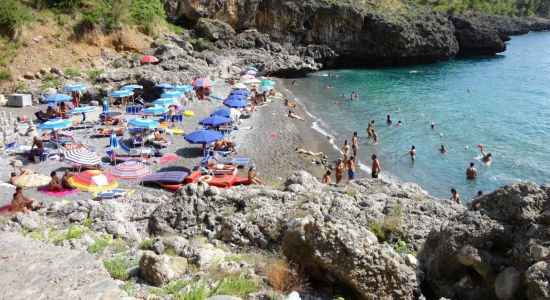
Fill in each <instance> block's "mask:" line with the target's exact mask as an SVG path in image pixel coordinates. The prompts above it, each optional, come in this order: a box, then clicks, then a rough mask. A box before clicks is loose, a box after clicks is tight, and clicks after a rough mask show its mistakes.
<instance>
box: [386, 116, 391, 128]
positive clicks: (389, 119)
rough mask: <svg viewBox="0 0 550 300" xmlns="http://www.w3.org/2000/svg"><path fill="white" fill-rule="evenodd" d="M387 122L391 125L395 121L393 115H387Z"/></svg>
mask: <svg viewBox="0 0 550 300" xmlns="http://www.w3.org/2000/svg"><path fill="white" fill-rule="evenodd" d="M386 123H388V125H390V126H391V124H392V123H393V121H392V120H391V116H390V115H387V116H386Z"/></svg>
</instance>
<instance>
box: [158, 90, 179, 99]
mask: <svg viewBox="0 0 550 300" xmlns="http://www.w3.org/2000/svg"><path fill="white" fill-rule="evenodd" d="M160 96H161V97H162V98H181V97H183V96H184V95H183V94H182V93H181V92H178V91H168V92H164V93H162V94H160Z"/></svg>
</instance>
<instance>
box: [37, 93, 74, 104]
mask: <svg viewBox="0 0 550 300" xmlns="http://www.w3.org/2000/svg"><path fill="white" fill-rule="evenodd" d="M71 100H73V97H71V96H69V95H67V94H53V95H50V96H48V97H46V99H44V102H45V103H58V102H66V101H71Z"/></svg>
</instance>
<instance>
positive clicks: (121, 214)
mask: <svg viewBox="0 0 550 300" xmlns="http://www.w3.org/2000/svg"><path fill="white" fill-rule="evenodd" d="M549 196H550V186H548V185H543V186H538V185H536V184H532V183H516V184H512V185H509V186H505V187H503V188H501V189H498V190H496V191H494V192H493V193H491V194H488V195H486V196H484V197H482V198H478V199H476V200H474V201H473V202H472V205H471V208H470V210H467V209H466V208H464V207H463V206H460V205H456V204H452V203H450V202H448V201H443V200H439V199H434V198H431V197H430V196H428V195H427V194H426V193H425V192H424V191H423V190H421V189H420V188H419V187H418V186H417V185H414V184H402V185H396V184H393V183H387V182H384V181H381V180H371V179H362V180H358V181H357V182H356V183H352V184H349V185H346V186H337V185H323V184H320V183H319V182H318V181H317V180H316V179H315V178H313V177H312V176H311V175H310V174H308V173H306V172H303V171H302V172H297V173H296V174H295V175H293V176H291V177H289V178H288V180H287V181H286V182H285V184H284V188H283V189H275V188H272V187H266V186H251V187H247V188H242V189H238V188H237V189H231V190H219V189H217V188H215V187H210V186H208V185H206V184H204V183H202V182H199V183H198V184H191V185H187V186H186V187H184V188H182V189H181V190H179V191H178V192H176V193H175V194H174V195H173V196H172V197H171V198H168V197H166V196H163V197H155V196H154V195H148V194H143V195H135V196H133V198H132V199H130V201H107V202H96V201H93V200H79V201H76V202H73V203H69V204H66V205H59V204H52V205H50V206H49V207H47V208H44V209H43V210H42V211H39V212H38V213H30V214H16V215H13V216H11V217H10V218H9V219H7V220H4V223H3V224H2V226H0V229H1V230H4V231H16V232H17V231H23V232H25V234H26V235H30V236H35V237H38V238H40V239H42V240H45V241H47V240H49V239H51V238H44V235H43V234H41V233H40V232H43V231H44V230H45V228H56V229H57V230H60V229H63V228H71V227H70V226H72V228H73V231H72V234H68V235H67V236H66V235H63V236H66V237H67V240H64V239H62V238H60V237H59V235H57V234H56V233H55V231H52V230H51V229H48V230H49V231H48V232H49V235H50V236H54V237H55V238H54V240H55V241H57V243H58V244H59V245H61V246H64V247H69V248H73V249H76V250H80V251H86V250H87V251H88V252H90V251H93V253H98V251H99V250H98V246H96V244H98V243H99V241H100V240H101V239H105V238H104V237H105V236H106V235H108V236H110V239H111V241H112V240H113V239H114V240H115V241H118V242H117V243H122V242H123V243H124V245H125V247H126V248H124V250H123V251H125V252H123V253H120V250H119V251H115V252H113V254H112V255H115V257H119V258H120V257H121V256H122V257H128V259H130V260H132V261H134V262H135V264H134V265H133V269H132V270H133V271H132V273H133V275H132V276H134V278H137V283H136V279H133V280H134V281H133V282H134V283H133V284H135V285H136V286H135V287H132V290H131V291H130V294H132V295H136V294H135V290H136V289H137V290H139V291H140V292H139V293H141V294H139V293H138V294H137V295H138V296H139V295H142V296H143V295H147V293H152V292H153V291H155V293H157V294H158V293H160V292H159V291H158V289H157V290H155V288H153V287H152V286H164V289H163V290H162V291H163V293H165V294H163V295H165V296H166V297H164V298H165V299H172V298H171V297H173V296H174V295H175V294H173V295H170V296H168V295H167V294H166V293H168V290H169V291H171V293H175V292H174V289H175V288H176V286H180V285H185V284H184V283H187V284H190V283H189V282H193V284H192V285H188V286H186V287H185V288H186V289H187V290H188V291H189V290H192V289H193V288H197V287H201V289H204V290H205V291H210V292H209V293H210V294H209V295H214V294H215V291H217V290H220V288H219V287H220V286H221V285H222V284H223V282H226V281H224V280H226V279H222V280H221V281H220V279H219V278H220V276H219V274H220V273H221V274H233V275H225V276H226V277H227V276H229V277H230V278H235V277H234V276H236V275H234V274H241V275H238V276H243V277H242V278H247V279H246V280H253V282H266V283H267V285H266V284H260V285H257V287H258V288H259V289H262V290H261V291H258V292H253V290H250V291H249V292H247V293H245V294H239V296H241V297H243V298H248V299H275V298H276V297H275V298H273V294H270V293H271V292H272V290H271V289H277V287H278V288H281V286H278V285H277V284H276V282H277V281H273V277H272V272H273V265H271V267H268V268H267V269H265V268H264V267H260V266H259V265H258V264H259V263H258V262H259V261H262V259H261V258H259V257H260V256H262V255H269V253H273V252H275V253H277V252H279V251H280V253H281V252H282V254H284V256H285V257H286V260H288V261H289V262H291V263H292V265H294V266H295V269H296V270H300V271H301V274H303V275H302V276H303V278H308V279H307V280H309V281H310V282H311V284H313V287H312V288H304V287H303V286H302V289H300V291H301V294H302V296H303V297H304V298H305V299H311V297H313V298H319V299H334V298H335V297H337V296H339V295H344V296H346V298H353V299H376V298H388V299H418V298H422V297H426V298H427V299H439V298H440V297H446V298H448V299H513V298H515V299H526V298H529V299H546V298H548V296H549V295H550V288H549V285H548V281H549V276H548V274H549V272H548V268H549V267H548V266H549V265H550V261H549V260H548V259H549V253H550V248H549V247H548V243H549V241H550V239H549V238H548V226H549V224H550V221H549V220H550V217H549V216H550V213H549V212H550V197H549ZM74 226H77V228H79V229H78V230H80V231H82V232H83V234H82V235H77V234H75V230H76V229H74ZM78 226H79V227H78ZM84 227H85V228H84ZM88 230H89V231H88ZM94 240H95V241H94ZM108 245H110V244H106V245H105V247H107V246H108ZM138 247H139V249H138ZM118 248H120V246H118ZM102 249H103V248H100V250H101V251H103V252H99V253H100V255H101V256H102V257H104V258H105V257H107V259H108V261H110V260H109V255H111V254H109V253H110V251H113V250H102ZM245 253H248V254H246V255H245ZM251 253H253V255H254V258H253V259H249V260H248V261H243V259H244V257H245V256H248V257H250V255H252V254H251ZM417 253H418V261H417ZM3 259H5V258H2V260H3ZM279 259H280V258H279ZM0 261H1V260H0ZM137 261H139V265H138V263H137ZM104 264H105V260H104ZM105 265H106V266H107V265H108V264H105ZM270 268H271V269H270ZM270 270H271V271H270ZM209 272H210V273H209ZM212 272H213V273H212ZM235 272H237V273H235ZM216 273H217V274H218V275H215V274H216ZM125 274H126V273H125V272H122V273H120V272H119V273H116V274H115V275H116V276H117V278H119V279H122V280H130V279H128V277H129V276H130V275H125ZM208 274H210V275H208ZM270 274H271V275H270ZM277 274H279V275H280V273H277ZM293 274H294V273H293ZM122 275H124V276H122ZM209 276H213V277H209ZM232 276H233V277H232ZM289 276H290V275H289ZM293 276H294V275H293ZM229 277H228V278H229ZM290 277H292V276H290ZM290 277H289V278H290ZM216 278H218V279H216ZM277 278H278V277H277ZM292 278H294V277H292ZM199 284H203V285H199ZM122 286H124V289H125V290H126V291H128V281H127V282H126V283H124V284H123V285H121V287H122ZM295 286H296V285H292V287H295ZM0 287H1V286H0ZM180 288H181V287H180ZM287 288H288V287H287ZM277 290H278V291H287V292H290V290H286V289H277ZM182 291H183V290H182ZM178 293H183V292H178ZM205 293H206V292H205ZM178 295H180V294H178ZM205 295H206V294H205ZM269 295H271V296H269Z"/></svg>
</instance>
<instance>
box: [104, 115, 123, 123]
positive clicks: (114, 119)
mask: <svg viewBox="0 0 550 300" xmlns="http://www.w3.org/2000/svg"><path fill="white" fill-rule="evenodd" d="M103 123H105V125H123V124H124V121H123V120H122V116H116V117H107V119H105V121H104V122H103Z"/></svg>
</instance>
